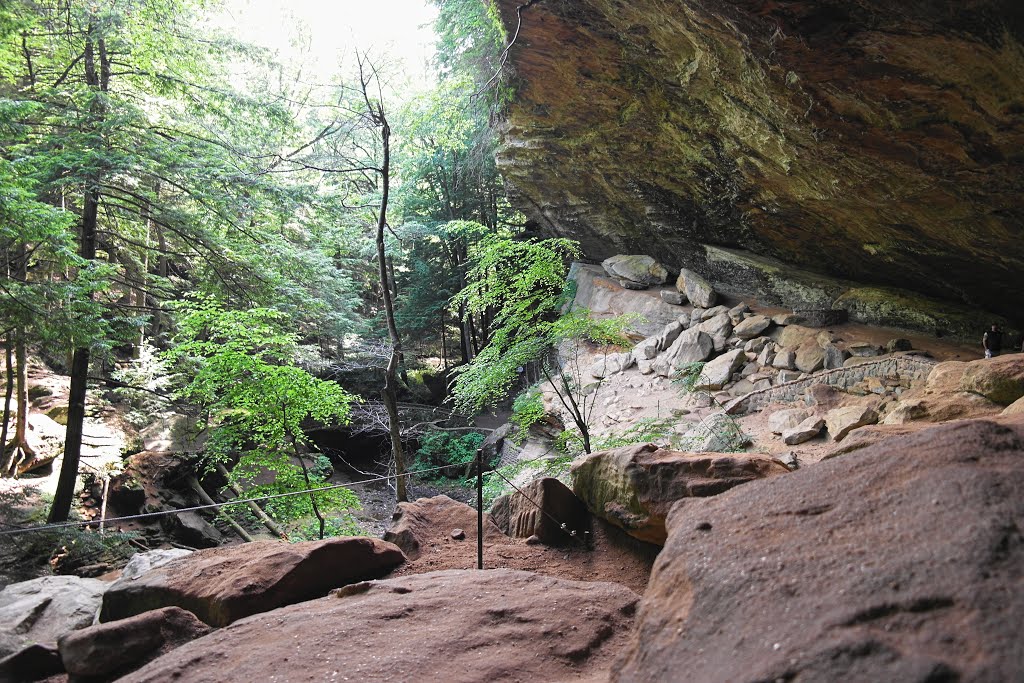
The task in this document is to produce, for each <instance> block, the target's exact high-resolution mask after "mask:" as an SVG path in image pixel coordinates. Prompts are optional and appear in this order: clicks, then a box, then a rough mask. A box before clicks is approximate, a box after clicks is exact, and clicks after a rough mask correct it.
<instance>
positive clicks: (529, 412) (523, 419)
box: [509, 387, 546, 440]
mask: <svg viewBox="0 0 1024 683" xmlns="http://www.w3.org/2000/svg"><path fill="white" fill-rule="evenodd" d="M545 414H546V413H545V411H544V396H543V395H542V394H541V393H540V390H539V389H537V388H536V387H533V388H530V389H527V390H526V391H524V392H523V393H521V394H519V395H518V396H516V399H515V400H514V401H513V402H512V415H511V417H509V422H511V423H512V424H514V425H516V426H517V427H519V438H520V440H522V439H523V438H525V437H526V430H528V429H529V428H530V427H532V426H533V425H535V424H537V423H538V422H540V421H541V420H543V419H544V415H545Z"/></svg>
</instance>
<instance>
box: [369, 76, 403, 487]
mask: <svg viewBox="0 0 1024 683" xmlns="http://www.w3.org/2000/svg"><path fill="white" fill-rule="evenodd" d="M364 94H365V86H364ZM367 107H368V108H369V109H370V112H371V114H372V115H373V117H374V120H375V122H376V123H377V125H379V126H380V137H381V143H382V151H383V153H384V163H383V164H381V168H380V175H381V186H382V188H381V198H380V211H379V212H378V213H377V266H378V269H379V273H380V290H381V294H382V296H383V301H384V313H385V316H386V317H387V321H388V336H389V337H390V338H391V357H390V358H389V359H388V366H387V371H386V372H385V374H384V389H383V390H382V391H381V395H382V398H383V399H384V407H385V408H386V409H387V411H388V432H389V433H390V436H391V452H392V453H393V454H394V457H395V476H396V481H395V489H396V492H397V497H398V500H399V502H404V501H407V500H408V499H409V496H408V493H406V481H405V455H404V453H403V449H402V432H401V429H400V428H399V424H398V387H397V384H398V361H399V358H401V355H402V338H401V337H400V336H399V334H398V326H397V325H396V323H395V304H394V301H393V300H392V299H391V286H390V283H389V282H388V279H389V278H388V260H387V253H386V251H385V247H384V229H385V228H386V227H387V220H388V219H387V211H388V193H389V190H390V184H391V178H390V171H391V127H390V126H389V125H388V121H387V118H386V117H385V115H384V107H383V105H381V104H377V105H376V106H373V105H371V104H370V102H369V100H367Z"/></svg>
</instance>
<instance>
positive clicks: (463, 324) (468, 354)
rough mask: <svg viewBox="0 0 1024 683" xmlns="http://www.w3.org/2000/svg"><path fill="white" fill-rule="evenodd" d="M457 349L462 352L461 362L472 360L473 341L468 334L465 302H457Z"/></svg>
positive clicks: (465, 362) (467, 362)
mask: <svg viewBox="0 0 1024 683" xmlns="http://www.w3.org/2000/svg"><path fill="white" fill-rule="evenodd" d="M459 350H460V351H461V352H462V362H463V363H464V364H469V363H470V362H471V361H472V360H473V343H472V341H471V340H470V336H469V323H468V322H467V320H466V304H465V302H463V303H461V304H459Z"/></svg>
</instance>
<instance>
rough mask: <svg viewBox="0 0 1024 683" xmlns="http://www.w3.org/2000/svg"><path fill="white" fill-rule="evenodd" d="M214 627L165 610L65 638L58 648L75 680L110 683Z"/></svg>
mask: <svg viewBox="0 0 1024 683" xmlns="http://www.w3.org/2000/svg"><path fill="white" fill-rule="evenodd" d="M209 632H210V627H209V626H207V625H206V624H204V623H203V622H201V621H199V619H198V618H197V617H196V616H195V615H194V614H192V613H191V612H186V611H185V610H183V609H181V608H180V607H164V608H163V609H157V610H152V611H149V612H145V613H143V614H139V615H137V616H134V617H129V618H127V619H121V620H119V621H115V622H112V623H109V624H97V625H96V626H90V627H89V628H85V629H81V630H78V631H72V632H71V633H68V634H66V635H65V636H63V637H62V638H61V639H60V641H59V643H58V647H59V649H60V657H61V660H62V661H63V663H64V669H65V670H67V672H68V673H69V674H71V675H72V676H81V677H85V678H89V679H90V680H93V679H96V678H99V677H102V678H103V680H110V679H111V678H113V677H114V676H115V675H116V674H124V673H127V672H129V671H131V670H133V669H137V668H139V667H140V666H142V665H143V664H145V663H146V662H148V661H150V660H153V659H156V658H157V657H158V656H159V655H162V654H166V653H167V652H170V651H171V650H173V649H174V648H176V647H178V646H180V645H182V644H184V643H187V642H188V641H190V640H195V639H196V638H198V637H200V636H204V635H206V634H207V633H209Z"/></svg>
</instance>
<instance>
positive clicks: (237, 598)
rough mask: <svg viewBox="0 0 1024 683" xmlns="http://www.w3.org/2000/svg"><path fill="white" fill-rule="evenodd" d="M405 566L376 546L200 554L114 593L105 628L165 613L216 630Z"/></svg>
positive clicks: (312, 545) (109, 595) (348, 541)
mask: <svg viewBox="0 0 1024 683" xmlns="http://www.w3.org/2000/svg"><path fill="white" fill-rule="evenodd" d="M404 560H405V558H404V556H403V555H402V551H401V550H399V549H398V548H397V547H395V546H394V545H392V544H391V543H387V542H385V541H381V540H378V539H373V538H355V537H353V538H346V537H342V538H331V539H327V540H325V541H307V542H304V543H285V542H282V541H257V542H255V543H245V544H242V545H236V546H231V547H226V548H210V549H207V550H198V551H196V552H194V553H192V554H191V555H189V556H187V557H182V558H179V559H177V560H173V561H171V562H168V563H167V564H165V565H163V566H161V567H158V568H156V569H153V570H151V571H148V572H146V573H145V574H142V575H141V576H139V577H137V578H135V579H131V580H129V581H126V582H119V583H118V584H116V585H114V586H111V587H110V589H109V590H108V591H107V592H106V593H105V594H104V596H103V607H102V610H101V611H100V621H103V622H106V621H113V620H115V619H124V618H126V617H130V616H133V615H135V614H141V613H143V612H147V611H149V610H152V609H159V608H161V607H170V606H177V607H181V608H183V609H186V610H188V611H190V612H192V613H193V614H195V615H196V616H197V617H199V618H200V619H202V620H203V621H204V622H206V623H207V624H209V625H211V626H225V625H226V624H230V623H231V622H233V621H235V620H237V619H241V618H242V617H246V616H249V615H250V614H256V613H257V612H266V611H268V610H272V609H274V608H275V607H281V606H282V605H290V604H292V603H295V602H302V601H304V600H311V599H313V598H317V597H320V596H322V595H326V594H327V592H328V591H330V590H331V589H332V588H337V587H339V586H344V585H345V584H348V583H353V582H355V581H362V580H364V579H368V578H374V577H378V576H382V575H384V574H385V573H387V572H388V571H389V570H390V569H392V568H394V567H396V566H398V565H400V564H401V563H402V562H404Z"/></svg>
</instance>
